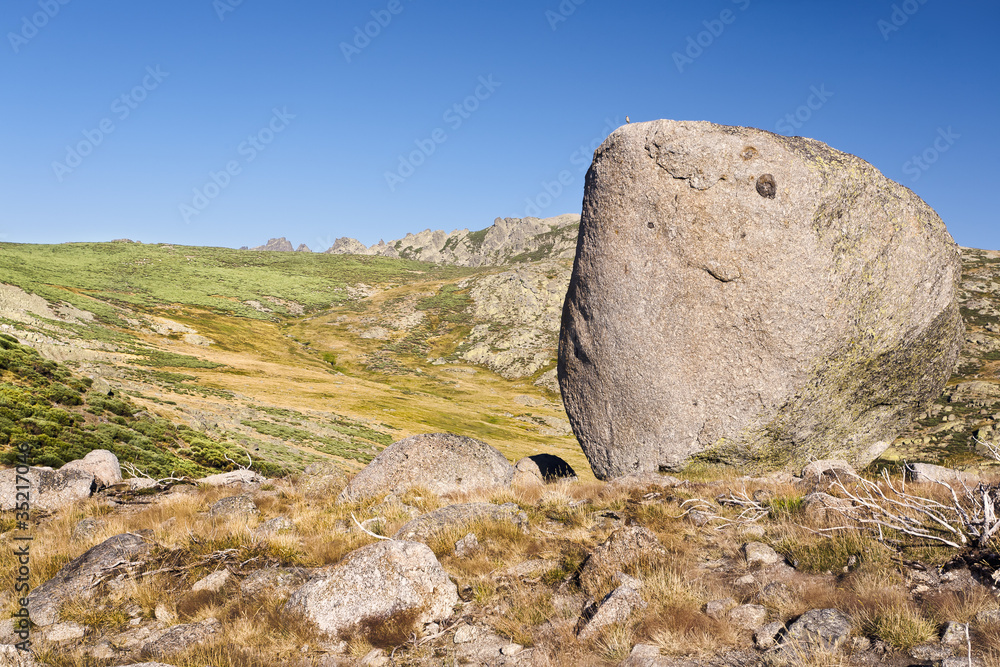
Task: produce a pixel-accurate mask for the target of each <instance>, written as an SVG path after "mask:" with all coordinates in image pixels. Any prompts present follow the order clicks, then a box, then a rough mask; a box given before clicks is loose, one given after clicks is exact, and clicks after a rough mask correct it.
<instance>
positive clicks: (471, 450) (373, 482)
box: [339, 433, 514, 501]
mask: <svg viewBox="0 0 1000 667" xmlns="http://www.w3.org/2000/svg"><path fill="white" fill-rule="evenodd" d="M513 479H514V466H512V465H511V464H510V462H508V461H507V459H506V458H504V455H503V454H501V453H500V452H499V451H498V450H497V449H495V448H494V447H491V446H490V445H488V444H486V443H485V442H483V441H481V440H475V439H473V438H466V437H464V436H460V435H453V434H451V433H428V434H424V435H411V436H410V437H409V438H403V439H402V440H400V441H398V442H394V443H393V444H391V445H389V446H388V447H386V448H385V449H383V450H382V452H381V453H380V454H379V455H378V456H376V457H375V458H374V459H373V460H372V462H371V463H369V464H368V465H367V466H365V468H364V469H363V470H362V471H361V472H359V473H358V474H357V475H355V476H354V479H352V480H351V482H350V483H349V484H348V485H347V487H346V488H345V489H344V490H343V491H342V492H341V493H340V496H339V500H342V501H345V500H346V501H351V500H358V499H360V498H364V497H366V496H378V495H384V494H386V493H405V492H406V490H407V489H411V488H413V487H417V486H420V487H423V488H426V489H428V490H430V491H432V492H434V493H438V494H444V493H453V492H455V491H471V490H473V489H478V488H490V487H509V486H510V484H511V482H512V481H513Z"/></svg>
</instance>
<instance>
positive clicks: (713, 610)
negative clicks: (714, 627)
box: [705, 598, 737, 621]
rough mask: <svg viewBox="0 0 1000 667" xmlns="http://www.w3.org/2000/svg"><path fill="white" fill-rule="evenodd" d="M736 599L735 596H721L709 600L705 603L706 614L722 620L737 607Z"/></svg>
mask: <svg viewBox="0 0 1000 667" xmlns="http://www.w3.org/2000/svg"><path fill="white" fill-rule="evenodd" d="M736 604H737V603H736V600H734V599H733V598H720V599H718V600H709V601H708V602H706V603H705V615H706V616H708V617H709V618H714V619H715V620H717V621H721V620H722V619H723V618H725V617H726V614H728V613H729V611H730V610H731V609H735V608H736Z"/></svg>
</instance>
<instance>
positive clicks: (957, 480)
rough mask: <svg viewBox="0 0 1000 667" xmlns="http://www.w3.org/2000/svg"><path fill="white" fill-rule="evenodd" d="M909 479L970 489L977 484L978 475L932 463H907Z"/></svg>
mask: <svg viewBox="0 0 1000 667" xmlns="http://www.w3.org/2000/svg"><path fill="white" fill-rule="evenodd" d="M907 469H908V472H909V474H910V479H912V480H913V481H914V482H924V483H927V484H935V483H941V484H948V485H954V486H955V487H956V488H961V487H962V486H967V487H969V488H970V489H971V488H974V487H975V486H976V485H977V484H979V481H980V480H979V476H978V475H974V474H972V473H967V472H962V471H961V470H954V469H953V468H945V467H944V466H936V465H934V464H933V463H912V464H909V465H907Z"/></svg>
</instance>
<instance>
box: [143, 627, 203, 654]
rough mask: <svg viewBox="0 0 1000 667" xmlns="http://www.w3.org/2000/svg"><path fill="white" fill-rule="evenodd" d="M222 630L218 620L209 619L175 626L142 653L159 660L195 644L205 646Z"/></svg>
mask: <svg viewBox="0 0 1000 667" xmlns="http://www.w3.org/2000/svg"><path fill="white" fill-rule="evenodd" d="M221 630H222V624H221V623H220V622H219V620H218V619H216V618H207V619H205V620H204V621H199V622H198V623H187V624H185V625H175V626H173V627H172V628H170V629H169V630H167V631H166V632H164V633H162V634H160V635H159V636H158V637H157V638H156V639H155V640H153V641H151V642H149V643H147V644H146V645H145V646H144V647H143V649H142V652H141V655H142V657H144V658H147V657H153V658H158V657H161V656H166V655H172V654H174V653H180V652H181V651H183V650H184V649H186V648H188V647H190V646H194V645H195V644H204V643H205V642H207V641H209V640H211V639H212V638H213V637H214V636H215V635H216V634H218V633H219V632H220V631H221Z"/></svg>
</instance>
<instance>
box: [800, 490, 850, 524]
mask: <svg viewBox="0 0 1000 667" xmlns="http://www.w3.org/2000/svg"><path fill="white" fill-rule="evenodd" d="M853 507H854V503H852V502H851V501H850V500H848V499H847V498H837V497H836V496H831V495H830V494H828V493H823V492H822V491H816V492H813V493H810V494H808V495H807V496H806V497H805V498H803V499H802V513H803V514H804V515H805V516H806V517H808V518H809V519H811V520H812V521H816V522H820V523H821V522H823V521H831V520H837V519H841V518H843V516H844V514H846V513H847V512H849V511H850V510H851V509H853Z"/></svg>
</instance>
